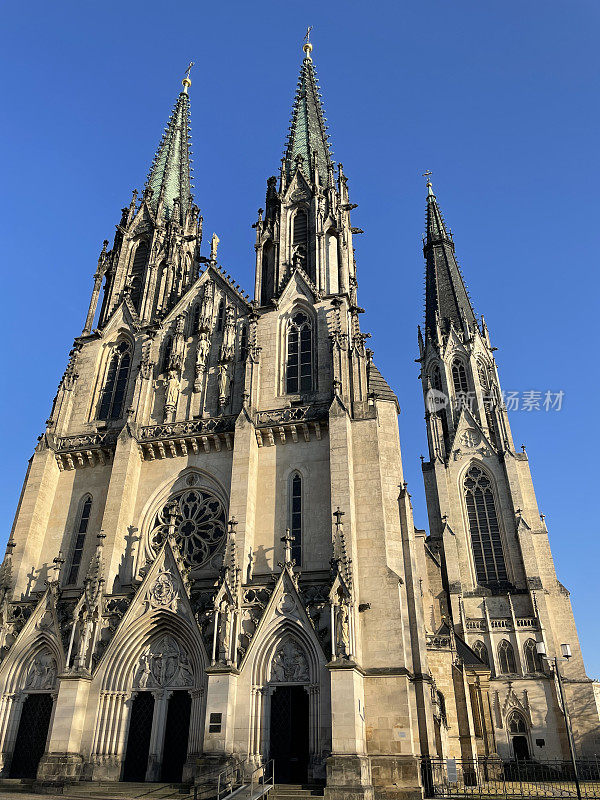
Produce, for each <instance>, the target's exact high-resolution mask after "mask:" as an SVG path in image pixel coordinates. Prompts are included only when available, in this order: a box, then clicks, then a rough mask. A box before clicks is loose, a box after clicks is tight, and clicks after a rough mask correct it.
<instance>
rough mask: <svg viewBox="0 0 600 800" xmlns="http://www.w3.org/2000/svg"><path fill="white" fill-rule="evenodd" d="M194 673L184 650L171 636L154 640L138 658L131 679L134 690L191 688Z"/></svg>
mask: <svg viewBox="0 0 600 800" xmlns="http://www.w3.org/2000/svg"><path fill="white" fill-rule="evenodd" d="M193 685H194V673H193V669H192V665H191V664H190V660H189V657H188V654H187V652H186V650H184V648H183V647H181V646H180V645H179V643H178V642H177V641H175V639H174V638H173V637H172V636H169V635H165V636H162V637H161V638H160V639H158V640H155V641H154V642H152V644H151V645H150V646H149V647H148V648H147V649H146V651H145V652H144V653H142V655H141V656H140V660H139V664H138V667H137V669H136V671H135V674H134V677H133V686H134V688H136V689H157V688H164V687H167V686H173V687H177V686H181V687H186V686H193Z"/></svg>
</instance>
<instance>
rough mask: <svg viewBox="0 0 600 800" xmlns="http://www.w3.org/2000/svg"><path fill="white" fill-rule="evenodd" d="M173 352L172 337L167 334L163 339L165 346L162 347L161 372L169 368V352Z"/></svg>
mask: <svg viewBox="0 0 600 800" xmlns="http://www.w3.org/2000/svg"><path fill="white" fill-rule="evenodd" d="M172 352H173V337H172V336H167V338H166V339H165V346H164V349H163V358H162V369H161V372H167V371H168V369H169V361H170V360H171V353H172Z"/></svg>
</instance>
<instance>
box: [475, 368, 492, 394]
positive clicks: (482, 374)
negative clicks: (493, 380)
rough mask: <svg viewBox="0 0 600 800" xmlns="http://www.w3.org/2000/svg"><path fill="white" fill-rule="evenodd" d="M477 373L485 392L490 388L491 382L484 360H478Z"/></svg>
mask: <svg viewBox="0 0 600 800" xmlns="http://www.w3.org/2000/svg"><path fill="white" fill-rule="evenodd" d="M477 374H478V375H479V383H480V384H481V388H482V389H483V391H484V394H485V392H486V391H487V390H488V389H489V388H490V383H489V380H488V374H487V369H486V367H485V364H484V363H483V362H482V361H478V362H477Z"/></svg>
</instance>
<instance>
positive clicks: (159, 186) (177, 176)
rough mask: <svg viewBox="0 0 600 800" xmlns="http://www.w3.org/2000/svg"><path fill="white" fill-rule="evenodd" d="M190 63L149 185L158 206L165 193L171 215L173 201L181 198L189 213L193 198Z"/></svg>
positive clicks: (153, 203) (151, 173) (152, 167)
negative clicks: (189, 90)
mask: <svg viewBox="0 0 600 800" xmlns="http://www.w3.org/2000/svg"><path fill="white" fill-rule="evenodd" d="M192 66H193V62H191V63H190V65H189V67H188V68H187V71H186V76H185V78H184V79H183V81H182V83H183V90H182V91H181V92H180V93H179V97H178V98H177V101H176V103H175V107H174V108H173V111H172V112H171V116H170V117H169V122H168V124H167V126H166V128H165V131H164V133H163V135H162V139H161V141H160V144H159V146H158V149H157V151H156V154H155V156H154V160H153V162H152V166H151V168H150V172H149V174H148V178H147V180H146V188H147V189H148V188H150V189H152V200H151V203H152V205H153V207H154V208H155V209H156V208H157V206H158V202H159V199H160V198H161V196H162V199H163V203H164V214H165V216H167V217H169V216H170V215H171V213H172V211H173V202H174V201H175V199H176V198H179V204H180V208H181V210H182V212H183V213H185V211H186V209H187V208H188V206H189V204H190V202H191V200H192V191H191V190H192V183H191V171H192V170H193V167H192V166H191V159H190V130H191V126H190V98H189V96H188V88H189V87H190V86H191V85H192V82H191V80H190V70H191V68H192Z"/></svg>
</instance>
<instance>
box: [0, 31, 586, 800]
mask: <svg viewBox="0 0 600 800" xmlns="http://www.w3.org/2000/svg"><path fill="white" fill-rule="evenodd" d="M311 50H312V47H311V45H310V44H308V43H307V44H306V45H305V47H304V52H305V55H304V58H303V60H302V64H301V69H300V76H299V81H298V87H297V91H296V96H295V100H294V105H293V112H292V120H291V126H290V131H289V136H288V140H287V145H286V149H285V156H284V158H283V160H282V164H281V169H280V172H279V175H278V177H271V178H269V179H268V180H267V193H266V202H265V208H264V210H263V209H260V210H259V214H258V219H257V221H256V223H255V224H254V226H253V227H254V229H255V232H256V237H255V244H254V247H255V251H256V283H255V291H254V299H253V300H250V299H249V297H248V296H247V295H246V294H245V293H244V292H243V291H242V290H241V289H240V287H239V285H238V284H237V283H236V282H235V281H234V280H233V279H232V278H231V277H230V276H229V275H228V274H227V273H226V272H225V271H224V269H223V268H222V267H220V266H219V262H218V253H217V250H218V244H219V240H218V237H217V236H216V235H213V236H212V240H211V243H210V254H209V255H206V256H205V255H202V254H201V253H202V249H201V242H202V217H201V216H200V212H199V209H198V207H197V206H196V205H195V204H194V201H193V199H192V194H191V189H192V186H191V180H190V163H189V161H190V159H189V132H190V124H189V119H190V118H189V96H188V89H189V87H190V85H191V81H190V79H189V72H188V75H187V76H186V78H185V80H184V81H183V91H182V92H181V93H180V94H179V96H178V98H177V101H176V103H175V107H174V110H173V112H172V114H171V117H170V119H169V121H168V125H167V127H166V128H165V133H164V135H163V138H162V140H161V142H160V145H159V147H158V150H157V153H156V156H155V159H154V162H153V164H152V166H151V169H150V173H149V176H148V180H147V183H146V186H145V189H144V191H143V194H142V195H141V197H138V196H137V194H136V193H135V192H134V195H133V198H132V199H131V202H130V204H129V205H128V206H127V207H126V208H124V209H123V211H122V214H121V218H120V221H119V223H118V225H117V228H116V234H115V238H114V242H113V244H112V247H110V248H109V243H108V242H105V243H104V247H103V249H102V252H101V254H100V258H99V260H98V267H97V270H96V272H95V275H94V282H93V290H92V298H91V302H90V306H89V310H88V313H87V318H86V320H85V326H84V329H83V332H82V334H81V335H80V336H78V337H77V338H76V339H75V342H74V346H73V349H72V351H71V353H70V358H69V362H68V366H67V369H66V371H65V373H64V376H63V378H62V380H61V382H60V386H59V389H58V393H57V395H56V398H55V400H54V404H53V406H52V411H51V414H50V418H49V419H48V421H47V427H46V430H45V432H44V433H43V435H42V436H41V437H40V439H39V442H38V444H37V447H36V449H35V452H34V455H33V457H32V458H31V461H30V463H29V466H28V469H27V474H26V478H25V483H24V486H23V491H22V495H21V498H20V501H19V506H18V510H17V514H16V519H15V523H14V527H13V530H12V533H11V535H10V539H9V541H8V546H7V551H6V555H5V558H4V561H3V563H2V567H1V569H0V623H1V626H0V648H1V649H0V659H1V663H0V768H1V770H2V776H5V777H33V778H36V779H37V780H38V781H40V782H45V783H52V782H56V783H61V782H63V783H64V782H65V781H79V780H92V781H98V780H114V781H118V780H147V781H159V780H169V781H183V782H187V783H192V782H194V781H195V782H196V783H198V784H201V785H204V786H205V787H206V786H208V787H209V786H210V783H211V781H212V780H214V777H215V775H216V774H217V773H218V771H219V770H220V769H222V768H223V766H225V765H227V764H228V763H231V762H232V761H233V760H234V759H239V760H240V761H242V762H244V769H245V770H246V771H248V772H250V771H251V770H252V769H254V768H256V767H258V766H260V765H261V764H263V763H264V762H265V761H266V760H268V759H275V764H276V778H277V780H278V781H279V782H286V781H287V782H292V783H302V782H307V781H311V782H317V781H322V782H324V783H325V787H326V788H325V793H326V797H327V798H330V800H346V799H347V798H356V797H365V798H369V800H370V799H371V798H379V797H381V798H383V797H385V798H393V797H398V798H400V797H406V798H409V797H420V796H421V793H422V789H421V782H422V779H421V769H420V760H421V757H422V756H430V757H433V758H435V757H457V758H463V759H480V758H483V757H485V756H489V755H494V754H498V755H499V756H500V757H501V758H503V759H512V758H525V757H530V758H534V759H535V758H548V757H551V758H563V757H566V756H567V754H568V749H567V741H566V738H565V734H564V730H565V728H564V718H563V715H562V710H561V706H560V703H559V700H558V696H557V687H556V683H555V679H554V677H553V674H552V672H551V671H550V670H549V668H548V665H547V663H544V662H542V660H541V659H540V657H539V656H538V654H537V650H536V646H535V645H536V643H537V642H544V643H545V645H546V648H547V651H548V654H549V655H551V656H553V655H554V654H556V653H559V652H560V644H561V643H562V642H565V641H568V642H569V643H570V644H571V647H572V650H573V658H572V659H571V660H570V661H569V662H568V663H566V664H565V665H564V667H563V670H564V675H565V679H566V699H567V705H568V709H569V712H570V715H571V722H572V726H573V732H574V740H575V746H576V748H577V751H578V753H580V754H590V753H594V752H597V747H598V736H599V729H598V726H599V720H598V711H597V705H596V702H595V699H594V686H593V684H592V681H590V679H589V678H588V677H587V676H586V674H585V670H584V665H583V661H582V657H581V652H580V649H579V646H578V640H577V633H576V630H575V624H574V620H573V614H572V611H571V605H570V601H569V593H568V591H567V589H565V587H564V586H563V585H562V584H561V583H560V582H559V581H558V579H557V577H556V573H555V570H554V565H553V561H552V556H551V553H550V547H549V541H548V531H547V529H546V525H545V523H544V520H543V517H540V514H539V511H538V508H537V505H536V500H535V494H534V491H533V485H532V481H531V475H530V471H529V465H528V459H527V456H526V454H525V453H522V452H517V451H516V450H515V447H514V444H513V440H512V437H511V433H510V426H509V422H508V418H507V414H506V409H505V407H504V405H503V403H502V395H501V392H500V384H499V378H498V372H497V369H496V365H495V361H494V354H493V350H494V348H493V347H492V346H491V343H490V337H489V334H488V330H487V328H486V325H485V322H484V321H483V319H480V320H478V319H477V318H476V317H475V314H474V313H473V309H472V306H471V302H470V300H469V297H468V295H467V292H466V290H465V286H464V283H463V279H462V276H461V273H460V271H459V269H458V266H457V262H456V260H455V256H454V244H453V240H452V236H451V234H450V232H449V231H448V229H447V227H446V225H445V223H444V220H443V218H442V216H441V213H440V210H439V207H438V204H437V200H436V197H435V195H434V194H433V189H432V187H431V184H430V183H429V184H428V197H427V230H426V237H425V239H424V255H425V261H426V318H425V325H424V329H423V332H422V333H420V334H419V346H420V359H419V361H420V368H421V380H422V384H423V394H424V399H425V409H426V424H427V434H428V440H429V460H427V461H424V463H423V475H424V480H425V488H426V496H427V505H428V511H429V527H430V533H429V535H427V533H426V532H425V531H421V530H417V529H415V526H414V523H413V517H412V509H411V501H410V495H409V493H408V489H407V485H406V483H405V482H404V480H403V475H402V461H401V454H400V442H399V436H398V425H397V415H398V413H399V406H398V400H397V398H396V395H395V393H394V391H393V390H392V389H391V388H390V386H389V385H388V384H387V383H386V381H385V379H384V378H383V376H382V375H381V373H380V372H379V370H378V369H377V367H376V366H375V363H374V357H373V352H372V351H371V350H369V349H368V348H367V347H366V339H367V338H368V335H367V334H366V333H364V332H363V331H362V330H361V325H360V315H361V313H362V311H363V309H361V308H360V306H359V304H358V298H357V277H356V276H357V268H356V262H355V258H354V249H353V236H354V235H355V234H357V233H360V232H361V231H360V230H359V229H357V228H356V227H353V226H352V223H351V220H350V212H351V210H352V209H353V208H354V204H353V203H352V202H351V201H350V196H349V191H348V181H347V178H346V176H345V174H344V171H343V169H342V165H341V164H338V165H337V167H336V166H335V165H334V163H333V162H332V160H331V156H330V151H329V146H328V137H327V134H326V125H325V121H324V116H323V111H322V106H321V99H320V97H321V96H320V92H319V89H318V84H317V81H316V75H315V68H314V64H313V61H312V57H311ZM101 293H102V300H101V303H99V301H100V295H101ZM415 301H416V298H415ZM209 791H210V790H209V789H207V792H209Z"/></svg>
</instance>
